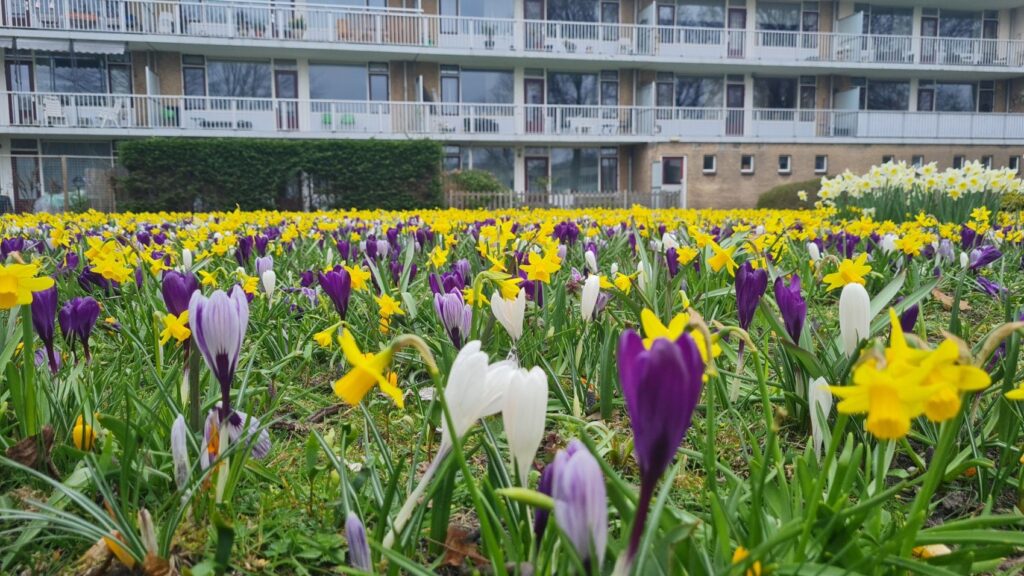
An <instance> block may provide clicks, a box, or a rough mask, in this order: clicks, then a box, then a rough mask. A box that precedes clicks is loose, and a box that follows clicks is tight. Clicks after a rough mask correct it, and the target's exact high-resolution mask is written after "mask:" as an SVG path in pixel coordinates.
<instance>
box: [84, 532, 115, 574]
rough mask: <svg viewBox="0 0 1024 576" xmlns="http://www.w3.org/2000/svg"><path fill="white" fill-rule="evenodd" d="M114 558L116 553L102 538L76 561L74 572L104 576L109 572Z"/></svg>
mask: <svg viewBox="0 0 1024 576" xmlns="http://www.w3.org/2000/svg"><path fill="white" fill-rule="evenodd" d="M113 558H114V553H113V552H111V550H110V546H107V543H106V542H105V541H104V540H103V539H102V538H100V539H99V540H97V541H96V543H95V544H93V545H92V547H91V548H89V549H88V550H86V551H85V554H82V557H81V558H79V559H78V560H77V561H76V562H75V568H74V574H79V575H81V576H102V575H103V574H106V573H107V570H108V569H109V568H110V561H111V560H112V559H113Z"/></svg>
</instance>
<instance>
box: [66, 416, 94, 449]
mask: <svg viewBox="0 0 1024 576" xmlns="http://www.w3.org/2000/svg"><path fill="white" fill-rule="evenodd" d="M71 441H72V442H74V444H75V447H76V448H78V449H79V450H84V451H89V450H92V447H93V446H94V445H95V444H96V431H95V430H93V428H92V426H90V425H89V424H88V423H86V421H85V418H83V417H82V416H81V415H79V416H78V419H77V420H75V426H74V427H73V428H72V429H71Z"/></svg>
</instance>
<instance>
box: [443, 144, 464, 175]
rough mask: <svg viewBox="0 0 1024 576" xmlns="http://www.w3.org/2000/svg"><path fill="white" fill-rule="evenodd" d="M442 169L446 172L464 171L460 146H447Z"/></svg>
mask: <svg viewBox="0 0 1024 576" xmlns="http://www.w3.org/2000/svg"><path fill="white" fill-rule="evenodd" d="M441 167H442V169H443V170H444V171H445V172H455V171H456V170H461V169H462V154H461V151H460V149H459V147H458V146H445V147H444V159H443V160H442V162H441Z"/></svg>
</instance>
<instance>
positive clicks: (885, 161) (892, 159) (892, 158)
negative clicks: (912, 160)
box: [882, 154, 896, 164]
mask: <svg viewBox="0 0 1024 576" xmlns="http://www.w3.org/2000/svg"><path fill="white" fill-rule="evenodd" d="M895 161H896V157H895V156H893V155H892V154H885V155H884V156H882V164H888V163H890V162H895Z"/></svg>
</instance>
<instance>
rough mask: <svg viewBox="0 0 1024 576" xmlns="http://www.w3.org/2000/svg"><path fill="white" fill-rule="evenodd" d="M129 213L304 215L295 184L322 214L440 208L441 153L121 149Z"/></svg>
mask: <svg viewBox="0 0 1024 576" xmlns="http://www.w3.org/2000/svg"><path fill="white" fill-rule="evenodd" d="M118 155H119V157H120V159H121V163H122V164H123V165H124V167H125V168H126V169H127V173H128V175H127V176H126V177H125V178H123V179H122V180H121V181H120V186H119V195H120V198H119V199H118V205H119V206H121V207H123V208H124V209H125V210H132V211H158V210H175V211H189V210H193V209H198V210H233V209H234V208H235V206H238V207H240V208H242V209H243V210H256V209H275V208H285V209H300V208H302V200H301V198H299V197H297V196H296V194H297V190H298V186H297V182H299V175H300V174H303V175H304V176H305V180H306V181H307V182H312V183H313V189H314V190H315V193H316V197H317V199H318V201H319V202H321V203H322V204H323V205H322V206H319V207H324V208H384V209H412V208H423V207H433V206H440V205H441V202H442V195H441V145H440V144H438V143H436V142H430V141H426V140H417V141H382V140H264V139H255V138H244V139H243V138H151V139H146V140H130V141H126V142H123V143H121V145H120V147H119V148H118Z"/></svg>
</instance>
